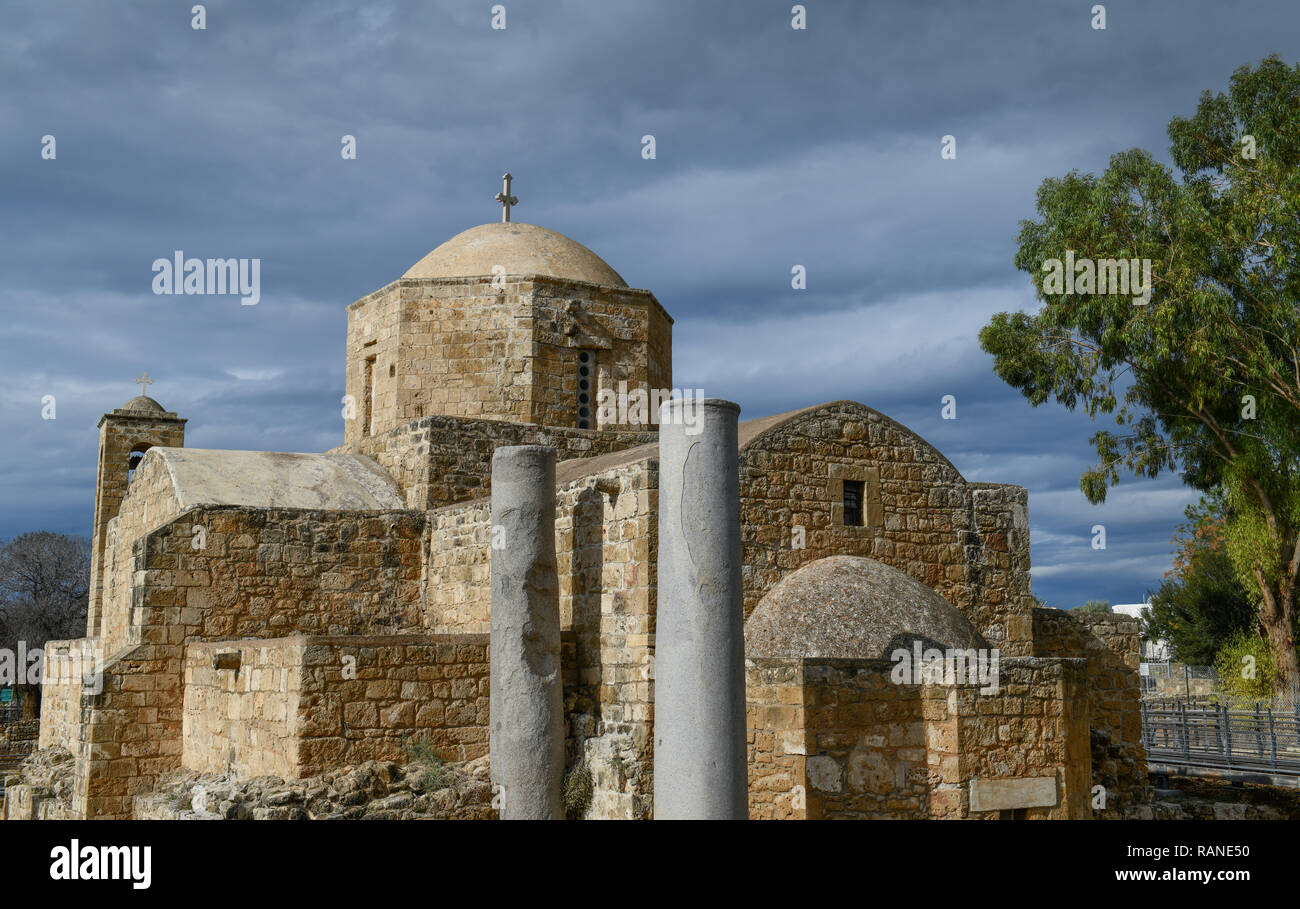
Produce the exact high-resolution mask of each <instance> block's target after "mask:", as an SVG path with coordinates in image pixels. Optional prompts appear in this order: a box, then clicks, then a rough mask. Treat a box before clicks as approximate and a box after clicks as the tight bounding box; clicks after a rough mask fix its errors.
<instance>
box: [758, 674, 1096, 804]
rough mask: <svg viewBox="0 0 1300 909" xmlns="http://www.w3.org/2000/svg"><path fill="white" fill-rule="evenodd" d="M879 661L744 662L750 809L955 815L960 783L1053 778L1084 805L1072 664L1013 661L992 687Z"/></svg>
mask: <svg viewBox="0 0 1300 909" xmlns="http://www.w3.org/2000/svg"><path fill="white" fill-rule="evenodd" d="M892 669H893V664H892V663H891V662H890V661H888V660H828V659H804V660H790V659H751V660H749V661H748V663H747V682H746V688H747V705H748V722H749V779H750V784H749V788H750V816H751V817H752V818H755V819H764V820H767V819H775V820H785V819H803V818H810V819H812V818H857V819H900V818H912V819H921V818H933V819H942V818H965V817H969V816H971V811H970V795H969V781H970V780H971V779H972V778H979V779H1017V778H1024V777H1044V776H1054V777H1055V778H1056V781H1057V792H1058V797H1059V800H1058V804H1057V805H1056V806H1055V807H1054V808H1031V809H1026V811H1025V816H1026V817H1030V818H1033V817H1040V818H1049V817H1050V818H1058V817H1078V816H1081V815H1082V814H1084V813H1085V812H1086V805H1087V767H1088V762H1087V725H1086V700H1085V697H1084V694H1083V691H1082V686H1083V676H1082V672H1083V667H1082V665H1080V663H1079V661H1072V660H1040V659H1033V658H1013V659H1009V660H1005V661H1003V662H1002V663H1001V668H1000V675H1001V678H1000V689H999V691H998V692H996V693H981V692H980V691H979V688H980V686H978V685H972V684H966V685H936V684H925V685H917V684H896V683H895V682H893V681H892V679H891V678H890V673H891V671H892Z"/></svg>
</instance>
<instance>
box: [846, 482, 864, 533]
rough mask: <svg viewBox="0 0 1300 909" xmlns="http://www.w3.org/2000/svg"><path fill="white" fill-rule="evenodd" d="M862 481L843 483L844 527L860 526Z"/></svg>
mask: <svg viewBox="0 0 1300 909" xmlns="http://www.w3.org/2000/svg"><path fill="white" fill-rule="evenodd" d="M864 485H865V484H864V481H862V480H845V481H844V525H845V526H846V527H861V526H862V492H863V486H864Z"/></svg>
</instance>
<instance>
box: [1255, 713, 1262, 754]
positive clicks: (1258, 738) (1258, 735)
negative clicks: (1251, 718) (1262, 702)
mask: <svg viewBox="0 0 1300 909" xmlns="http://www.w3.org/2000/svg"><path fill="white" fill-rule="evenodd" d="M1255 750H1256V751H1258V752H1259V756H1260V757H1263V756H1264V721H1263V720H1262V719H1261V718H1260V713H1259V701H1256V702H1255Z"/></svg>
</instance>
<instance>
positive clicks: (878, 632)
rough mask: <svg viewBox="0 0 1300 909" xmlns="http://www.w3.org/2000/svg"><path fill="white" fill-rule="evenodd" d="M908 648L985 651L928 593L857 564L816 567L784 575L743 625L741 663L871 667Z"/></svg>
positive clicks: (962, 620) (875, 565)
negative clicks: (794, 661) (805, 660)
mask: <svg viewBox="0 0 1300 909" xmlns="http://www.w3.org/2000/svg"><path fill="white" fill-rule="evenodd" d="M916 640H919V641H921V642H922V644H923V646H925V647H927V648H928V647H938V648H940V649H948V648H957V649H967V648H987V647H988V643H987V642H986V641H985V640H984V639H983V638H982V637H980V634H979V632H978V631H976V630H975V626H974V625H972V624H971V623H970V620H969V619H967V618H966V616H964V615H962V613H961V612H960V611H959V610H958V609H957V608H956V607H955V606H953V605H952V604H951V603H949V602H948V601H947V600H945V599H944V598H943V597H941V596H940V595H939V594H938V593H936V592H935V591H934V590H932V589H930V588H929V587H927V586H925V585H924V584H922V583H921V582H920V581H918V580H916V579H915V578H913V577H911V576H910V575H907V574H904V573H903V572H901V571H899V570H898V569H896V568H891V567H890V566H888V565H885V564H883V563H882V562H877V561H876V560H875V559H867V558H862V557H860V556H830V557H829V558H825V559H818V560H817V561H815V562H810V563H809V564H807V565H805V566H803V567H802V568H800V569H799V570H798V571H795V572H793V573H791V574H789V575H786V576H785V577H784V578H782V579H781V581H780V582H779V583H778V584H777V585H776V586H775V587H773V588H772V589H771V590H769V591H768V593H767V595H766V596H765V597H763V599H762V600H760V601H759V604H758V606H757V607H755V609H754V611H753V613H751V614H750V616H749V619H748V621H746V622H745V655H746V656H749V657H774V658H775V657H779V658H798V657H822V658H831V659H863V660H879V659H888V658H889V655H890V654H891V653H892V652H893V651H894V650H895V649H897V648H900V647H901V648H903V649H909V650H910V649H911V647H912V642H913V641H916Z"/></svg>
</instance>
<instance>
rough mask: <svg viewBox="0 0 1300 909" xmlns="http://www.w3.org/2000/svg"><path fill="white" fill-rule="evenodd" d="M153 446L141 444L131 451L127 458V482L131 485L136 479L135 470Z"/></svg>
mask: <svg viewBox="0 0 1300 909" xmlns="http://www.w3.org/2000/svg"><path fill="white" fill-rule="evenodd" d="M152 447H153V446H152V445H149V444H145V443H141V444H139V445H137V446H135V448H132V449H131V453H130V454H129V455H127V456H126V482H127V483H130V482H131V480H132V479H133V478H134V477H135V469H136V468H137V467H139V466H140V461H141V460H143V458H144V453H145V452H146V451H148V450H149V449H150V448H152Z"/></svg>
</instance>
